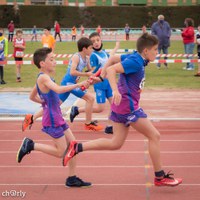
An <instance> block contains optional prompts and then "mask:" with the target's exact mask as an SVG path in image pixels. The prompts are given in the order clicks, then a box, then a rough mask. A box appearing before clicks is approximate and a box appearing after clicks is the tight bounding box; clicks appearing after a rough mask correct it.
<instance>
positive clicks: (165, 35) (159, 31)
mask: <svg viewBox="0 0 200 200" xmlns="http://www.w3.org/2000/svg"><path fill="white" fill-rule="evenodd" d="M164 19H165V17H164V16H163V15H158V21H157V22H154V23H153V25H152V27H151V33H152V35H156V36H157V38H158V40H159V45H158V53H159V54H160V53H161V51H162V52H163V53H164V54H168V48H169V46H170V37H171V27H170V25H169V23H168V22H167V21H165V20H164ZM158 59H160V57H158ZM164 59H167V56H165V57H164ZM164 65H165V67H167V63H164ZM160 66H161V64H160V63H158V64H157V67H158V69H160Z"/></svg>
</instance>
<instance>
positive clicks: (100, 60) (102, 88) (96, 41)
mask: <svg viewBox="0 0 200 200" xmlns="http://www.w3.org/2000/svg"><path fill="white" fill-rule="evenodd" d="M89 38H90V40H91V41H92V44H93V49H94V51H93V52H92V54H91V56H90V65H91V67H92V68H94V70H93V73H96V72H97V71H98V70H99V69H100V68H102V67H103V66H104V65H105V63H106V62H107V61H108V58H109V54H107V53H106V52H105V51H104V50H102V47H103V43H102V40H101V37H100V35H99V33H97V32H94V33H91V34H90V36H89ZM118 48H119V42H117V43H116V46H115V48H114V49H113V50H112V51H111V52H110V56H112V55H114V54H115V52H116V51H117V50H118ZM94 91H95V93H96V102H97V104H98V106H96V107H93V113H101V112H103V111H104V109H105V103H106V99H108V101H109V103H110V104H111V101H112V89H111V87H110V84H109V82H108V79H104V80H103V81H101V82H99V83H96V84H94ZM80 112H85V108H84V107H81V108H80V107H79V108H78V107H77V106H73V107H72V109H71V113H70V119H71V120H72V121H73V120H74V118H75V117H76V116H77V115H78V114H79V113H80ZM109 114H110V113H109ZM105 133H107V134H112V133H113V128H112V125H111V122H110V121H109V122H108V124H107V126H106V128H105Z"/></svg>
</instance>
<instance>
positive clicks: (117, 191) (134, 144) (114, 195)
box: [0, 93, 200, 200]
mask: <svg viewBox="0 0 200 200" xmlns="http://www.w3.org/2000/svg"><path fill="white" fill-rule="evenodd" d="M165 94H166V93H165ZM190 96H191V94H190ZM197 96H198V95H197ZM197 96H196V97H197ZM148 97H149V98H151V96H148ZM162 97H163V96H161V98H162ZM156 98H158V96H157V95H156ZM174 98H175V96H174ZM192 98H193V102H192V103H193V105H194V104H195V105H198V107H196V109H194V110H197V111H198V109H199V103H198V104H196V103H194V99H195V98H194V96H193V97H192ZM146 100H147V99H146ZM187 100H188V99H187V98H186V97H185V102H186V103H187V102H188V101H189V100H188V101H187ZM196 100H198V98H196ZM177 101H178V100H177ZM177 101H176V102H177ZM151 103H152V102H149V101H148V102H147V104H146V103H145V101H143V104H144V105H143V107H144V108H145V110H150V111H153V112H150V113H153V115H152V117H156V111H157V112H158V111H159V110H160V111H162V110H164V109H165V110H166V109H169V113H170V112H171V109H173V111H174V112H173V115H172V114H171V116H170V114H169V113H168V116H170V117H181V116H182V117H199V113H198V112H194V113H193V114H194V115H192V113H189V112H187V116H185V112H184V113H183V112H182V113H180V112H178V111H177V110H175V108H178V109H179V105H180V104H178V105H177V106H175V105H174V104H173V105H172V101H171V102H170V103H168V106H167V107H165V108H162V109H161V108H158V107H159V106H158V103H156V105H155V107H154V109H155V110H151V107H148V104H150V105H152V104H151ZM165 103H166V99H164V104H165ZM181 106H182V104H181ZM182 108H183V107H182ZM184 108H185V110H187V111H188V110H189V109H188V108H187V107H184ZM190 110H191V109H190ZM154 111H155V112H154ZM163 113H164V112H163ZM174 113H179V115H178V116H177V115H175V114H174ZM159 114H160V113H159ZM165 115H166V116H167V113H166V112H165ZM166 116H165V117H166ZM103 117H105V116H103ZM153 123H154V125H155V126H156V127H157V128H158V130H159V131H160V133H161V156H162V161H163V168H164V170H165V171H168V170H172V172H173V173H174V174H175V176H176V177H181V178H183V184H182V185H180V186H178V187H173V188H171V187H170V188H169V187H155V186H153V169H152V165H151V161H150V159H149V155H148V153H147V142H146V140H145V138H144V137H143V136H142V135H140V134H138V133H137V132H136V131H134V130H131V131H130V134H129V135H128V137H127V141H126V142H125V145H124V146H123V147H122V149H120V150H117V151H92V152H84V153H82V154H80V155H78V159H77V175H78V176H79V177H81V178H83V179H84V180H87V181H91V182H92V183H93V187H91V188H87V189H69V188H65V186H64V183H65V179H66V177H67V176H68V169H67V167H62V165H61V160H59V159H57V158H53V157H51V156H47V155H45V154H42V153H38V152H32V153H31V154H30V155H28V156H26V157H25V158H24V159H23V161H22V163H21V164H18V163H16V161H15V159H16V153H17V150H18V148H19V146H20V144H21V141H22V139H23V138H24V137H25V136H26V137H30V138H32V139H33V140H35V141H39V142H43V143H51V138H49V137H48V136H47V135H46V134H44V133H41V131H40V129H41V122H37V123H35V124H34V126H33V127H32V129H31V130H30V131H29V130H28V131H26V132H25V133H22V132H21V121H15V122H13V121H0V160H1V162H0V175H1V178H0V199H13V198H14V197H7V198H6V197H3V195H5V194H7V195H8V193H9V192H12V191H17V192H20V191H21V192H26V196H25V198H26V199H29V200H33V199H41V200H43V199H48V200H49V199H59V200H60V199H61V200H62V199H69V200H94V199H95V200H160V199H162V200H169V199H170V200H171V199H172V200H173V199H175V200H188V199H190V200H199V199H200V192H199V191H200V177H199V172H200V156H199V155H200V145H199V144H200V123H199V121H190V120H188V121H176V120H172V121H159V122H153ZM103 124H105V122H103ZM82 126H83V122H77V121H75V122H74V123H73V124H72V125H71V126H70V127H71V129H72V131H73V133H74V135H75V137H76V138H77V140H81V141H83V140H91V139H95V138H99V137H111V136H109V135H104V134H103V132H88V131H85V130H82ZM6 192H8V193H6ZM9 194H10V193H9ZM14 199H21V198H20V197H15V198H14Z"/></svg>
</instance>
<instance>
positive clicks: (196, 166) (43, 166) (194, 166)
mask: <svg viewBox="0 0 200 200" xmlns="http://www.w3.org/2000/svg"><path fill="white" fill-rule="evenodd" d="M163 167H164V168H200V165H189V166H188V165H185V166H184V165H181V166H178V165H177V166H168V165H167V166H163ZM0 168H21V169H23V168H62V169H63V168H64V167H63V166H58V165H56V166H55V165H54V166H52V165H46V166H45V165H0ZM77 168H131V169H132V168H147V169H148V168H153V166H150V165H143V166H142V165H133V166H132V165H131V166H130V165H128V166H127V165H123V166H121V165H119V166H118V165H77Z"/></svg>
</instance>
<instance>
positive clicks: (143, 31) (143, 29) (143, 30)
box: [142, 25, 147, 34]
mask: <svg viewBox="0 0 200 200" xmlns="http://www.w3.org/2000/svg"><path fill="white" fill-rule="evenodd" d="M146 32H147V27H146V26H145V25H143V26H142V34H144V33H146Z"/></svg>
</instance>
